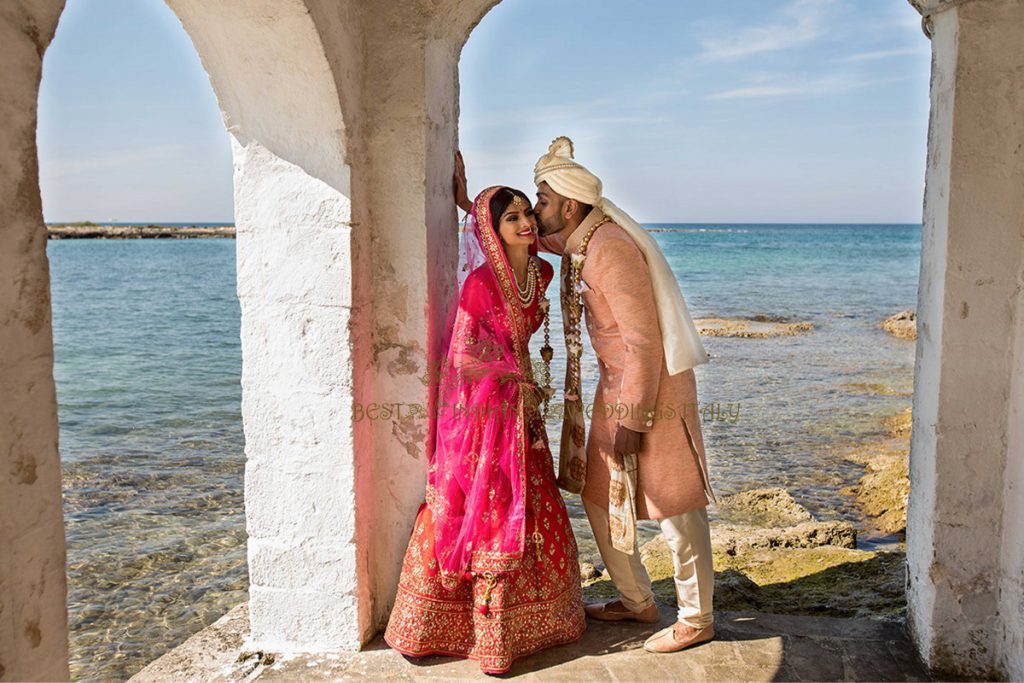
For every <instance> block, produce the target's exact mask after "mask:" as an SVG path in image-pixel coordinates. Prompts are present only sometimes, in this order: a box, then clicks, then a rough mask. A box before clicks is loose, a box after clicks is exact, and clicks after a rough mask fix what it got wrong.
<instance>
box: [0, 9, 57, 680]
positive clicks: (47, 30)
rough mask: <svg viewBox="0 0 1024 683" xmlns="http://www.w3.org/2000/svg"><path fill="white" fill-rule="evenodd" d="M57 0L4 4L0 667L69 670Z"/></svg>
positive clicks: (11, 674) (25, 676)
mask: <svg viewBox="0 0 1024 683" xmlns="http://www.w3.org/2000/svg"><path fill="white" fill-rule="evenodd" d="M63 5H64V3H63V1H62V0H39V1H38V2H33V3H13V4H12V3H4V5H3V6H2V7H0V59H2V62H3V65H4V71H3V78H2V85H0V120H2V121H3V126H2V127H0V397H2V400H0V454H2V455H0V679H3V680H66V679H67V678H68V676H69V672H68V638H67V636H68V631H67V609H66V607H65V600H66V593H67V579H66V575H65V571H64V565H65V545H64V519H63V509H62V501H61V473H60V453H59V450H58V434H59V431H58V425H57V393H56V387H55V385H54V381H53V327H52V312H51V307H50V272H49V262H48V260H47V256H46V242H47V234H46V226H45V224H44V223H43V209H42V201H41V198H40V194H39V167H38V159H37V153H36V107H37V101H38V97H39V82H40V79H41V77H42V61H43V54H44V52H45V50H46V48H47V46H49V44H50V42H51V40H53V37H54V32H55V30H56V27H57V20H58V17H59V16H60V13H61V11H62V9H63Z"/></svg>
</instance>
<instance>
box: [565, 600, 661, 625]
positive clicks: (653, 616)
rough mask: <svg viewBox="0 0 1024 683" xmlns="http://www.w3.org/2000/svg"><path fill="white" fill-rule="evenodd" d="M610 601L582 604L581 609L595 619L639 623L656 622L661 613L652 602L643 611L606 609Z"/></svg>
mask: <svg viewBox="0 0 1024 683" xmlns="http://www.w3.org/2000/svg"><path fill="white" fill-rule="evenodd" d="M613 602H614V601H613ZM609 604H611V603H607V602H604V603H599V604H592V605H586V606H584V608H583V610H584V611H585V612H586V613H587V616H588V617H590V618H591V619H596V620H597V621H636V622H639V623H641V624H656V623H658V621H659V619H660V618H661V615H660V614H658V605H657V604H653V605H651V606H650V607H648V608H647V609H645V610H644V611H643V612H620V611H619V610H609V609H606V608H607V607H608V605H609Z"/></svg>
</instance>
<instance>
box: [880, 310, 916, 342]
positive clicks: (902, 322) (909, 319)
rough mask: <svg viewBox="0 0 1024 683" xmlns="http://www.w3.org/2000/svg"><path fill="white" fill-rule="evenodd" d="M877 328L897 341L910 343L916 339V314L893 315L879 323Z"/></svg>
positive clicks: (902, 312)
mask: <svg viewBox="0 0 1024 683" xmlns="http://www.w3.org/2000/svg"><path fill="white" fill-rule="evenodd" d="M878 326H879V327H881V328H882V329H883V330H885V331H886V332H888V333H889V334H891V335H892V336H894V337H897V338H899V339H908V340H910V341H913V340H915V339H917V313H915V312H914V311H900V312H899V313H894V314H893V315H890V316H889V317H888V318H886V319H885V320H883V321H882V322H880V323H879V324H878Z"/></svg>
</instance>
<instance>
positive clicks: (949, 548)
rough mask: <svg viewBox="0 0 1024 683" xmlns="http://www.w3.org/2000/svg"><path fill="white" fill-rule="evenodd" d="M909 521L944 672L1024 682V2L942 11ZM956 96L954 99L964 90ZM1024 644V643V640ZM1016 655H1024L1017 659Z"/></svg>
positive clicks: (921, 600)
mask: <svg viewBox="0 0 1024 683" xmlns="http://www.w3.org/2000/svg"><path fill="white" fill-rule="evenodd" d="M933 26H934V38H933V52H934V54H935V57H934V59H933V79H932V115H931V125H930V131H929V156H928V170H927V182H928V188H927V190H926V194H925V224H924V239H923V241H922V264H921V281H920V293H919V326H920V330H919V335H918V346H917V370H916V373H917V376H916V377H915V394H914V425H913V437H912V445H911V480H912V482H913V484H912V487H911V501H910V510H909V518H908V564H909V569H910V572H909V596H908V597H909V602H910V621H911V626H912V628H913V631H914V634H915V637H916V639H917V642H918V645H919V647H920V648H921V650H922V654H923V655H924V656H925V659H926V660H927V661H928V662H929V663H930V664H931V665H932V666H933V667H934V668H935V669H936V670H938V671H940V672H947V673H957V674H962V675H967V676H978V677H981V676H1012V677H1016V678H1020V677H1022V676H1024V671H1021V670H1020V669H1019V668H1016V667H1019V661H1020V656H1019V654H1015V655H1012V656H1011V655H1010V654H1009V653H1008V652H1007V650H1006V648H1007V647H1008V646H1009V645H1010V644H1011V643H1013V642H1019V637H1020V633H1021V628H1022V623H1024V613H1022V610H1021V603H1020V598H1019V596H1020V580H1021V578H1020V571H1021V562H1020V551H1019V545H1018V546H1017V548H1018V549H1017V550H1004V549H1002V548H1001V546H1002V543H1003V542H1004V541H1007V540H1014V541H1019V534H1020V527H1019V519H1020V516H1021V515H1022V514H1024V511H1022V509H1021V507H1020V493H1019V490H1016V489H1015V488H1014V487H1015V485H1017V484H1018V482H1019V479H1017V477H1019V465H1018V464H1017V463H1018V461H1019V459H1020V458H1021V456H1022V453H1021V450H1020V440H1019V438H1016V437H1014V435H1015V434H1017V433H1018V432H1019V429H1020V415H1021V411H1020V401H1019V393H1016V394H1015V393H1014V386H1015V385H1018V386H1019V383H1020V381H1021V380H1020V360H1019V356H1016V355H1015V351H1014V349H1015V344H1016V343H1017V342H1016V341H1015V340H1016V339H1017V337H1018V335H1019V334H1020V332H1019V330H1020V327H1021V321H1020V318H1019V317H1018V311H1019V309H1020V298H1021V296H1022V287H1021V272H1022V268H1024V193H1022V192H1021V188H1022V187H1024V153H1022V150H1024V116H1022V112H1024V49H1022V47H1021V45H1022V43H1021V35H1022V34H1024V3H1020V2H1018V1H1017V0H983V1H981V0H975V1H974V2H969V3H966V4H963V5H961V6H960V7H958V8H956V9H951V10H946V11H944V12H941V13H940V14H938V15H937V16H935V17H934V18H933ZM954 91H955V97H954V95H953V93H954ZM1018 652H1019V651H1018ZM1014 661H1016V662H1017V664H1014Z"/></svg>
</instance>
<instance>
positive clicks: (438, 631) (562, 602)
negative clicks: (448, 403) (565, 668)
mask: <svg viewBox="0 0 1024 683" xmlns="http://www.w3.org/2000/svg"><path fill="white" fill-rule="evenodd" d="M527 469H528V472H527V482H528V483H527V504H526V539H527V541H526V547H525V550H524V553H523V560H522V568H521V569H519V570H517V571H514V572H509V573H502V574H497V575H496V577H497V579H496V580H492V581H491V582H489V581H488V580H487V579H485V578H484V577H482V576H477V575H475V574H474V577H473V579H472V580H471V581H463V582H462V583H461V584H460V585H459V587H458V588H457V589H456V590H454V591H449V590H447V589H445V588H444V587H443V586H442V585H441V577H440V575H439V574H438V573H437V561H436V560H435V559H434V546H433V540H434V529H433V517H432V515H431V513H430V508H429V507H427V505H426V503H424V504H423V505H421V506H420V510H419V512H418V513H417V515H416V523H415V526H414V527H413V531H412V538H411V539H410V540H409V547H408V549H407V550H406V553H405V560H404V561H403V563H402V575H401V578H400V579H399V582H398V594H397V596H396V597H395V606H394V608H393V609H392V610H391V617H390V619H389V621H388V626H387V629H386V630H385V632H384V641H385V642H386V643H387V644H388V645H390V646H391V647H392V648H394V649H395V650H398V651H399V652H401V653H402V654H404V655H409V656H413V657H419V656H424V655H431V654H440V655H452V656H456V657H468V658H470V659H475V660H478V661H479V662H480V669H481V671H483V672H485V673H504V672H506V671H508V670H509V668H510V667H511V666H512V662H513V661H514V660H515V659H518V658H519V657H523V656H526V655H529V654H532V653H534V652H537V651H538V650H542V649H544V648H547V647H551V646H554V645H561V644H563V643H570V642H573V641H575V640H578V639H579V638H580V637H581V636H582V635H583V631H584V628H585V626H586V624H585V618H584V612H583V591H582V589H581V588H580V567H579V560H578V558H577V549H576V537H575V536H573V532H572V527H571V526H570V524H569V514H568V512H567V511H566V509H565V503H564V502H563V501H562V496H561V494H560V493H559V491H558V488H557V485H556V484H555V479H554V470H553V468H552V467H551V454H550V452H548V451H547V449H546V448H545V449H543V451H538V450H533V449H531V452H530V456H529V458H528V465H527ZM535 510H537V511H539V514H537V513H535V512H534V511H535ZM535 531H539V532H540V535H541V539H542V540H539V541H538V540H537V539H536V538H535V536H534V532H535ZM489 583H490V598H489V600H486V603H487V610H486V613H483V612H482V611H481V609H480V608H481V606H483V605H484V603H485V594H486V592H487V589H488V584H489Z"/></svg>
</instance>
